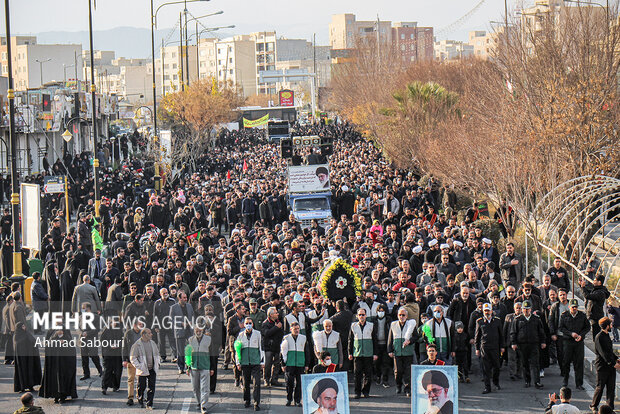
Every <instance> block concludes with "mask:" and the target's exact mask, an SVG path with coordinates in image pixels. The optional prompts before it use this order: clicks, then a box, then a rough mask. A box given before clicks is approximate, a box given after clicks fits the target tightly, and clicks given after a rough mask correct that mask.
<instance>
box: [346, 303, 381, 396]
mask: <svg viewBox="0 0 620 414" xmlns="http://www.w3.org/2000/svg"><path fill="white" fill-rule="evenodd" d="M357 320H358V322H354V323H353V324H352V325H351V332H350V334H349V346H348V349H349V360H351V361H353V374H354V377H355V397H353V398H354V399H356V400H358V399H360V397H361V394H362V393H364V397H365V398H368V397H369V396H370V384H371V382H372V363H373V361H376V360H377V352H376V350H377V348H378V346H377V334H376V331H375V328H374V324H373V323H372V322H367V321H366V310H365V309H362V308H360V309H358V310H357ZM362 380H363V385H362Z"/></svg>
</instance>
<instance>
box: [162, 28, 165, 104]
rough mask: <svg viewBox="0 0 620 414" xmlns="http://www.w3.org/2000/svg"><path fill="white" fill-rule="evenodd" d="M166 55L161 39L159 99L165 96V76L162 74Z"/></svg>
mask: <svg viewBox="0 0 620 414" xmlns="http://www.w3.org/2000/svg"><path fill="white" fill-rule="evenodd" d="M165 55H166V48H165V46H164V39H163V37H162V39H161V97H162V98H163V97H164V96H166V75H165V73H164V68H165V65H164V59H165V58H166V57H165Z"/></svg>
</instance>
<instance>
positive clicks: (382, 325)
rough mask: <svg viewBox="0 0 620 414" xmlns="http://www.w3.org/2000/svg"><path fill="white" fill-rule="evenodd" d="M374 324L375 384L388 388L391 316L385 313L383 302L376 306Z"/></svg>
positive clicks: (390, 361)
mask: <svg viewBox="0 0 620 414" xmlns="http://www.w3.org/2000/svg"><path fill="white" fill-rule="evenodd" d="M374 324H375V332H376V334H377V350H376V354H377V360H376V361H375V362H374V373H375V382H376V383H377V385H383V388H389V386H390V385H389V379H388V374H389V372H390V366H391V365H392V360H391V359H390V358H389V356H388V352H387V340H388V336H389V330H390V326H391V325H392V318H391V317H390V316H388V315H387V311H386V306H385V305H384V304H380V305H379V307H378V308H377V318H376V319H375V321H374Z"/></svg>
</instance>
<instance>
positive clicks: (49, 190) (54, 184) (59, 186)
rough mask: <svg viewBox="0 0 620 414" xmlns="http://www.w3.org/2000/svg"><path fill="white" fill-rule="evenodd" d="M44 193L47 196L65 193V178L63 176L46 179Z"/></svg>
mask: <svg viewBox="0 0 620 414" xmlns="http://www.w3.org/2000/svg"><path fill="white" fill-rule="evenodd" d="M43 191H44V192H45V194H54V193H64V192H65V177H64V176H63V175H53V176H47V177H45V183H44V185H43Z"/></svg>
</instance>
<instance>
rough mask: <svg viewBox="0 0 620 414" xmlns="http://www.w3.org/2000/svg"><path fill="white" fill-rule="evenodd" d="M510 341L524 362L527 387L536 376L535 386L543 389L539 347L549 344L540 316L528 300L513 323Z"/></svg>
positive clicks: (542, 347)
mask: <svg viewBox="0 0 620 414" xmlns="http://www.w3.org/2000/svg"><path fill="white" fill-rule="evenodd" d="M510 343H511V346H512V349H513V350H515V351H517V352H518V353H519V357H520V358H521V362H522V363H523V374H524V376H525V387H526V388H528V387H530V386H531V384H532V377H534V378H533V379H534V386H535V387H536V388H538V389H541V388H542V387H543V386H542V384H541V383H540V368H539V365H540V364H539V349H545V347H546V346H547V344H545V332H544V330H543V326H542V322H541V321H540V318H539V317H538V316H536V315H533V314H532V304H531V303H530V302H529V301H527V300H526V301H524V302H523V314H522V315H520V316H518V317H516V318H515V320H514V322H513V323H512V328H511V330H510Z"/></svg>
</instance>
